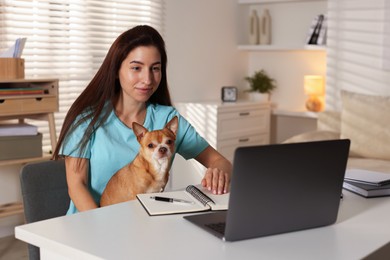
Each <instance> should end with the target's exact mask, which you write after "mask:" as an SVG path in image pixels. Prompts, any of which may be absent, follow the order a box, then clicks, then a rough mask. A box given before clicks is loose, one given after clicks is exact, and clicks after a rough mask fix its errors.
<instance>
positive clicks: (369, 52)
mask: <svg viewBox="0 0 390 260" xmlns="http://www.w3.org/2000/svg"><path fill="white" fill-rule="evenodd" d="M389 16H390V1H389V0H370V1H367V0H353V1H352V0H328V18H329V21H328V39H327V45H328V46H327V85H326V109H330V110H338V109H340V106H341V104H340V89H344V90H348V91H352V92H359V93H363V94H372V95H385V96H389V95H390V84H389V82H390V65H389V64H390V63H389V61H388V59H389V58H390V44H389V42H390V36H389V33H390V22H389V21H390V17H389Z"/></svg>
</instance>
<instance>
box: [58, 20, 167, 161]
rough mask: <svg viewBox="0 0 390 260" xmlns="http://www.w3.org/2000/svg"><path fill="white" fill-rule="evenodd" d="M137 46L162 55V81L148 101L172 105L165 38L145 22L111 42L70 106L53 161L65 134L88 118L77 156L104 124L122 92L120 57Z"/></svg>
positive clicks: (121, 59)
mask: <svg viewBox="0 0 390 260" xmlns="http://www.w3.org/2000/svg"><path fill="white" fill-rule="evenodd" d="M139 46H154V47H156V48H157V49H158V50H159V52H160V55H161V75H162V77H161V82H160V85H159V86H158V88H157V90H156V91H155V92H154V93H153V95H152V96H151V97H150V99H149V102H150V103H152V104H160V105H168V106H171V105H172V102H171V98H170V94H169V90H168V81H167V53H166V50H165V43H164V40H163V38H162V37H161V35H160V34H159V33H158V31H157V30H155V29H154V28H152V27H150V26H148V25H139V26H136V27H134V28H132V29H130V30H128V31H126V32H124V33H122V34H121V35H120V36H119V37H118V38H117V39H116V40H115V41H114V43H113V44H112V45H111V48H110V49H109V51H108V53H107V56H106V58H105V59H104V61H103V63H102V65H101V66H100V68H99V70H98V72H97V73H96V75H95V76H94V77H93V79H92V80H91V82H90V83H89V84H88V86H87V87H86V88H85V89H84V91H83V92H82V93H81V94H80V96H79V97H78V98H77V99H76V101H75V102H74V103H73V105H72V106H71V107H70V109H69V111H68V113H67V115H66V117H65V120H64V123H63V126H62V129H61V133H60V136H59V139H58V143H57V147H56V149H55V151H54V154H53V159H54V160H56V159H58V158H59V151H60V147H61V146H62V145H63V144H64V139H65V138H66V136H68V135H69V134H70V133H72V131H74V130H75V129H76V128H77V127H78V126H79V125H80V124H81V123H83V122H85V121H87V120H90V123H89V124H88V127H87V129H86V132H85V135H84V137H83V138H82V140H81V143H80V155H81V154H83V152H84V150H85V147H86V144H87V142H88V140H89V138H90V137H91V135H92V133H93V132H94V131H95V130H96V129H97V128H98V127H100V126H101V125H102V124H103V123H104V121H105V119H106V118H107V117H108V115H109V114H110V113H111V112H112V110H113V108H114V107H115V105H116V102H117V100H118V97H119V95H120V91H121V86H120V83H119V78H118V74H119V69H120V67H121V64H122V62H123V60H124V59H125V58H126V57H127V55H128V54H129V53H130V52H131V51H132V50H133V49H135V48H137V47H139ZM108 101H110V102H108ZM105 107H106V108H105ZM103 108H104V109H103ZM76 120H77V121H76Z"/></svg>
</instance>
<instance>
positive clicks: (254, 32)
mask: <svg viewBox="0 0 390 260" xmlns="http://www.w3.org/2000/svg"><path fill="white" fill-rule="evenodd" d="M249 44H252V45H255V44H259V17H258V15H257V11H256V10H252V14H251V16H250V17H249Z"/></svg>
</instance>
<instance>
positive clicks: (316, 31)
mask: <svg viewBox="0 0 390 260" xmlns="http://www.w3.org/2000/svg"><path fill="white" fill-rule="evenodd" d="M326 34H327V18H326V16H325V15H323V14H320V15H317V16H316V17H315V18H314V19H313V22H312V24H311V26H310V30H309V33H308V35H307V39H306V43H307V44H309V45H326Z"/></svg>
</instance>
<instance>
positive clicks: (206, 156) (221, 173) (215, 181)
mask: <svg viewBox="0 0 390 260" xmlns="http://www.w3.org/2000/svg"><path fill="white" fill-rule="evenodd" d="M195 159H196V160H197V161H198V162H200V163H201V164H203V165H204V166H205V167H206V168H207V170H206V173H205V175H204V177H203V179H202V185H203V187H206V188H207V189H208V190H210V191H212V192H213V193H214V194H223V193H227V192H229V186H230V177H231V173H232V164H231V163H230V162H229V161H228V160H227V159H226V158H225V157H223V156H222V155H221V154H220V153H219V152H217V151H216V150H215V149H214V148H213V147H211V146H208V147H207V148H206V149H204V151H203V152H201V153H200V154H199V155H198V156H197V157H196V158H195Z"/></svg>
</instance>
